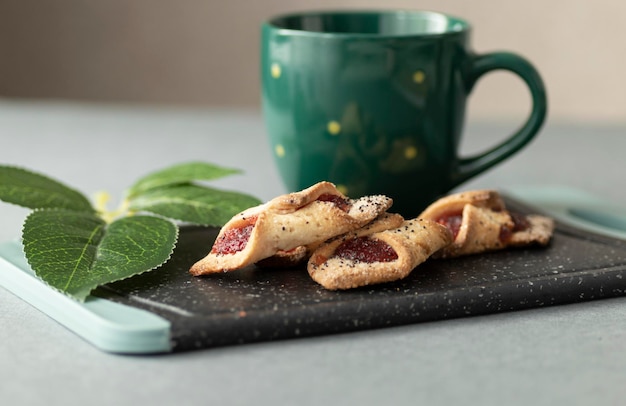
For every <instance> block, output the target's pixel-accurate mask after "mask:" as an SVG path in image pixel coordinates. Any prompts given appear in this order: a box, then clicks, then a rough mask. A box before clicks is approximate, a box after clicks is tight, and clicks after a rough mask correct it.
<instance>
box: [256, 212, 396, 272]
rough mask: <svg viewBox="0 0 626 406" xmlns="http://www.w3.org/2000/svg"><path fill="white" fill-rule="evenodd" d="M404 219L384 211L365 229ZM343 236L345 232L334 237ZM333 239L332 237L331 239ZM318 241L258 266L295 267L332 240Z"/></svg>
mask: <svg viewBox="0 0 626 406" xmlns="http://www.w3.org/2000/svg"><path fill="white" fill-rule="evenodd" d="M403 221H404V217H402V216H401V215H399V214H396V213H383V214H381V215H380V216H378V217H377V218H375V219H374V220H373V221H372V222H371V223H368V224H366V225H365V226H363V227H364V229H365V230H372V229H375V230H386V229H389V228H396V227H399V226H400V224H402V222H403ZM340 237H343V234H342V235H340V236H336V237H333V238H340ZM330 240H332V238H331V239H330ZM330 240H326V241H316V242H314V243H311V244H308V245H307V246H302V245H301V246H299V247H297V248H294V249H292V250H289V251H279V252H277V253H276V254H275V255H272V256H271V257H269V258H265V259H263V260H261V261H259V262H257V263H256V265H257V266H259V267H262V268H285V267H294V266H297V265H300V264H303V263H304V262H306V261H308V259H309V258H310V257H311V255H312V254H313V252H314V251H315V250H316V249H317V248H319V247H320V246H321V245H322V244H323V243H325V242H327V241H330Z"/></svg>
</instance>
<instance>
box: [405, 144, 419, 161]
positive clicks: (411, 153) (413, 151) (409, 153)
mask: <svg viewBox="0 0 626 406" xmlns="http://www.w3.org/2000/svg"><path fill="white" fill-rule="evenodd" d="M417 152H418V151H417V148H416V147H414V146H410V147H406V148H405V149H404V157H405V158H406V159H415V157H416V156H417Z"/></svg>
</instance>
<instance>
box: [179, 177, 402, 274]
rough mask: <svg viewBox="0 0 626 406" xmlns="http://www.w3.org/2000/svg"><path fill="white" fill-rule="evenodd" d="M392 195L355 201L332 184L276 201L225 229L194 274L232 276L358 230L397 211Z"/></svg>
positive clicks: (237, 217) (254, 209) (239, 217)
mask: <svg viewBox="0 0 626 406" xmlns="http://www.w3.org/2000/svg"><path fill="white" fill-rule="evenodd" d="M391 204H392V200H391V199H390V198H388V197H386V196H381V195H377V196H367V197H362V198H359V199H350V198H348V197H346V196H345V195H343V194H342V193H340V192H339V191H338V190H337V188H336V187H335V186H334V185H333V184H332V183H329V182H320V183H317V184H315V185H313V186H311V187H309V188H307V189H304V190H302V191H299V192H295V193H290V194H286V195H282V196H279V197H276V198H274V199H272V200H270V201H269V202H267V203H265V204H262V205H259V206H255V207H251V208H249V209H247V210H244V211H243V212H241V213H239V214H237V215H235V216H234V217H233V218H232V219H231V220H230V221H229V222H228V223H226V224H225V225H224V227H222V229H221V230H220V232H219V234H218V236H217V238H216V240H215V242H214V244H213V247H212V248H211V251H210V252H209V254H208V255H207V256H206V257H205V258H203V259H201V260H200V261H198V262H196V263H195V264H194V265H193V266H192V267H191V269H190V272H191V273H192V274H193V275H204V274H210V273H215V272H225V271H231V270H235V269H238V268H242V267H244V266H246V265H249V264H253V263H255V262H258V261H261V260H263V259H265V258H268V257H271V256H273V255H275V254H277V253H279V252H289V251H291V250H294V249H298V247H300V246H307V245H309V244H312V243H315V242H317V241H325V240H327V239H329V238H331V237H334V236H337V235H339V234H343V233H345V232H348V231H350V230H355V229H357V228H360V227H362V226H364V225H365V224H367V223H369V222H371V221H372V220H373V219H375V218H376V217H378V216H379V215H380V214H381V213H384V212H385V211H386V210H387V209H388V208H389V207H391Z"/></svg>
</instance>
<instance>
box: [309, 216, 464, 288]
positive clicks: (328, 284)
mask: <svg viewBox="0 0 626 406" xmlns="http://www.w3.org/2000/svg"><path fill="white" fill-rule="evenodd" d="M451 241H452V235H451V233H450V231H449V230H448V229H447V228H446V227H444V226H442V225H440V224H438V223H436V222H434V221H430V220H424V219H413V220H406V221H403V222H402V223H401V224H400V226H399V227H395V228H390V227H389V225H387V224H372V225H371V226H370V227H366V228H362V229H360V230H357V231H354V232H350V233H347V234H345V235H344V236H341V237H338V238H335V239H333V240H332V241H329V242H328V243H325V244H322V245H321V246H320V247H319V248H318V249H317V250H316V251H315V252H314V253H313V255H312V256H311V258H310V259H309V262H308V264H307V270H308V272H309V275H310V276H311V278H313V280H314V281H316V282H317V283H319V284H320V285H322V286H323V287H325V288H326V289H329V290H340V289H341V290H343V289H351V288H356V287H360V286H366V285H373V284H378V283H385V282H392V281H396V280H399V279H403V278H405V277H406V276H407V275H409V274H410V273H411V271H412V270H413V269H414V268H415V267H416V266H418V265H419V264H421V263H423V262H424V261H426V260H427V259H428V258H429V257H430V256H431V255H432V254H433V253H435V252H437V251H438V250H440V249H441V248H443V247H445V246H446V245H448V244H449V243H450V242H451Z"/></svg>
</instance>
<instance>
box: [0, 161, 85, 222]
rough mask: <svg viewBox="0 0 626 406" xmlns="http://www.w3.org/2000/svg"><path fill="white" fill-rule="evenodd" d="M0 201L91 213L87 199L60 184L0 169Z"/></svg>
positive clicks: (20, 172)
mask: <svg viewBox="0 0 626 406" xmlns="http://www.w3.org/2000/svg"><path fill="white" fill-rule="evenodd" d="M0 200H3V201H5V202H7V203H13V204H17V205H19V206H23V207H28V208H30V209H52V208H56V209H69V210H76V211H83V212H92V211H93V208H92V206H91V203H90V202H89V200H88V199H87V198H86V197H85V196H84V195H82V194H81V193H79V192H77V191H76V190H74V189H71V188H69V187H67V186H65V185H63V184H62V183H59V182H57V181H55V180H53V179H50V178H48V177H46V176H43V175H40V174H37V173H34V172H31V171H27V170H25V169H21V168H16V167H11V166H0Z"/></svg>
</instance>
